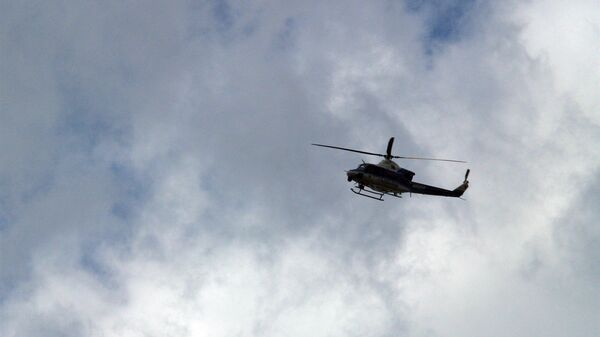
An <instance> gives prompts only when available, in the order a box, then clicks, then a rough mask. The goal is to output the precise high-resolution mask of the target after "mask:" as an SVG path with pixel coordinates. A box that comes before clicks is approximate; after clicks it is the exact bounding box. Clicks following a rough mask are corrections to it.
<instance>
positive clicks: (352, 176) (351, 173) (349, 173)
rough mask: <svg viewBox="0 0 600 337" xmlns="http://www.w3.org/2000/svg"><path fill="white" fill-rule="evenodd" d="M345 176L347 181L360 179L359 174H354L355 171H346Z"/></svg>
mask: <svg viewBox="0 0 600 337" xmlns="http://www.w3.org/2000/svg"><path fill="white" fill-rule="evenodd" d="M346 175H347V176H348V181H352V180H356V179H360V177H361V176H362V174H361V173H360V172H356V171H355V170H350V171H346Z"/></svg>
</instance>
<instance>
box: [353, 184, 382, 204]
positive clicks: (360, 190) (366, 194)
mask: <svg viewBox="0 0 600 337" xmlns="http://www.w3.org/2000/svg"><path fill="white" fill-rule="evenodd" d="M350 191H352V192H354V193H355V194H358V195H362V196H363V197H367V198H371V199H375V200H379V201H383V193H377V192H373V191H369V190H365V189H364V188H358V187H351V188H350ZM375 196H376V197H375Z"/></svg>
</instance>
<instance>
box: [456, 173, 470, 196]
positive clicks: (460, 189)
mask: <svg viewBox="0 0 600 337" xmlns="http://www.w3.org/2000/svg"><path fill="white" fill-rule="evenodd" d="M470 171H471V170H467V173H465V180H464V181H463V183H462V184H461V185H460V186H458V187H457V188H455V189H454V191H453V192H454V193H455V194H456V196H457V197H460V196H462V195H463V193H465V191H466V190H467V188H469V181H468V180H467V178H468V177H469V172H470Z"/></svg>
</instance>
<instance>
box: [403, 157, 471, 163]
mask: <svg viewBox="0 0 600 337" xmlns="http://www.w3.org/2000/svg"><path fill="white" fill-rule="evenodd" d="M392 158H399V159H417V160H436V161H451V162H454V163H466V161H463V160H453V159H438V158H421V157H402V156H392Z"/></svg>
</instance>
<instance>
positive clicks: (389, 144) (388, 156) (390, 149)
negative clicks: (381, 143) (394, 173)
mask: <svg viewBox="0 0 600 337" xmlns="http://www.w3.org/2000/svg"><path fill="white" fill-rule="evenodd" d="M393 145H394V137H392V138H390V140H389V141H388V146H387V150H386V151H385V153H387V158H392V146H393Z"/></svg>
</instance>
